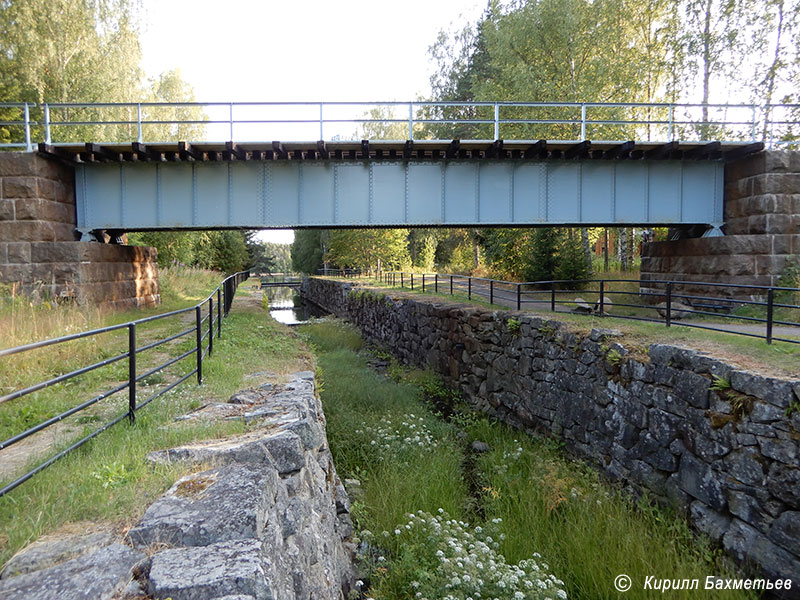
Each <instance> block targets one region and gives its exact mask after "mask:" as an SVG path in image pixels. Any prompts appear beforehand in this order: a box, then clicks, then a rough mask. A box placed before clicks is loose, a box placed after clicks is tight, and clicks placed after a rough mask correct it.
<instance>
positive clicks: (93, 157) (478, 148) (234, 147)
mask: <svg viewBox="0 0 800 600" xmlns="http://www.w3.org/2000/svg"><path fill="white" fill-rule="evenodd" d="M763 148H764V144H763V143H762V142H754V143H749V142H717V141H714V142H677V141H675V142H633V141H625V142H619V141H591V140H583V141H548V140H414V141H411V140H362V141H334V142H323V141H293V142H281V141H272V142H239V143H237V142H215V143H211V142H202V143H190V142H163V143H148V144H143V143H138V142H130V143H120V144H95V143H86V144H69V143H62V144H45V143H42V144H39V152H40V153H43V154H47V155H50V156H54V157H57V158H59V159H62V160H65V161H68V162H77V163H95V162H101V163H105V162H139V161H144V162H207V161H210V162H215V161H250V160H281V159H283V160H303V161H308V160H310V161H315V160H329V159H339V160H347V159H350V160H381V159H387V160H397V159H406V160H409V159H410V160H425V159H433V160H437V159H442V158H445V159H528V160H546V159H565V158H566V159H576V158H577V159H580V158H585V159H618V160H642V159H662V160H664V159H666V160H684V159H685V160H720V159H723V160H731V159H735V158H740V157H742V156H744V155H746V154H750V153H754V152H758V151H760V150H762V149H763Z"/></svg>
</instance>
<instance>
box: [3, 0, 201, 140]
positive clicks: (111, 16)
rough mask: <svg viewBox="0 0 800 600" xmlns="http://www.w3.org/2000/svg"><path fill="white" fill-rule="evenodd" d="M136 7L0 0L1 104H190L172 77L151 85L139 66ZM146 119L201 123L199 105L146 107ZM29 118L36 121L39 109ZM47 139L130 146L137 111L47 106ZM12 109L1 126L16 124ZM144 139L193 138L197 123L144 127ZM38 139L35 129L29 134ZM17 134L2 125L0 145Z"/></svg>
mask: <svg viewBox="0 0 800 600" xmlns="http://www.w3.org/2000/svg"><path fill="white" fill-rule="evenodd" d="M139 10H140V8H139V3H138V2H137V1H136V0H3V1H2V2H0V102H32V103H38V104H41V103H45V102H47V103H68V102H71V103H81V102H86V103H100V102H102V103H122V102H147V101H162V100H163V101H172V102H187V101H192V100H194V96H193V92H192V90H191V88H190V87H189V86H188V85H187V84H186V83H185V82H184V81H183V80H182V79H181V77H180V73H179V72H178V71H169V72H167V73H164V74H162V75H161V76H159V77H157V78H156V79H155V80H152V81H148V80H145V79H144V74H143V72H142V70H141V68H140V61H141V47H140V44H139V23H138V16H139ZM147 110H149V111H151V113H152V114H145V115H143V118H144V119H150V120H169V119H174V118H176V117H178V116H181V117H183V118H184V119H189V118H191V119H193V120H203V119H204V116H203V113H202V110H200V109H198V108H197V107H185V108H179V109H172V108H170V109H163V108H148V109H147ZM32 117H33V118H35V119H37V120H41V119H42V115H41V114H40V109H36V110H35V111H34V113H33V114H32ZM50 117H51V121H52V123H53V126H52V135H53V139H54V140H56V141H86V140H89V139H91V140H93V141H98V142H110V141H122V140H135V139H136V137H137V133H138V132H137V127H136V120H137V113H136V107H135V106H130V107H114V108H109V107H106V108H102V109H99V108H85V107H74V106H73V107H63V108H55V107H54V108H52V110H51V114H50ZM20 118H21V114H20V112H19V111H18V110H17V109H4V110H0V121H3V120H18V119H20ZM65 120H70V121H129V122H131V121H132V122H133V123H132V124H131V125H117V124H108V125H91V126H89V125H80V126H65V125H61V126H59V125H57V124H56V123H57V122H58V121H65ZM147 128H148V130H147V131H145V135H146V136H147V138H148V139H150V140H154V139H158V140H159V141H167V140H175V139H178V138H180V139H196V138H197V137H199V136H198V135H197V134H198V133H199V132H201V131H202V126H198V125H181V126H180V127H179V126H167V125H152V126H147ZM34 134H36V135H37V136H38V137H42V136H41V132H40V131H34ZM19 139H21V132H20V131H15V130H14V128H13V127H2V126H0V141H12V140H14V141H18V140H19Z"/></svg>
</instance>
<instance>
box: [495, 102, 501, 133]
mask: <svg viewBox="0 0 800 600" xmlns="http://www.w3.org/2000/svg"><path fill="white" fill-rule="evenodd" d="M494 139H495V140H499V139H500V105H499V104H498V103H497V102H495V103H494Z"/></svg>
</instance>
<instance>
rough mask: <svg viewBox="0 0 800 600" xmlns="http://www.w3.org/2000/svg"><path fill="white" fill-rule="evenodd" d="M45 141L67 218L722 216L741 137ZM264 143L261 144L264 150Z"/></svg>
mask: <svg viewBox="0 0 800 600" xmlns="http://www.w3.org/2000/svg"><path fill="white" fill-rule="evenodd" d="M256 146H258V145H257V144H249V145H246V144H232V143H227V144H221V145H213V144H204V145H202V146H200V145H195V146H192V145H189V144H183V143H181V144H172V145H160V146H148V147H145V146H144V145H142V144H129V145H125V146H107V145H106V146H102V147H99V146H96V145H94V144H86V145H85V147H84V146H83V145H82V146H76V147H55V148H54V147H52V146H48V147H43V148H40V151H44V152H46V153H48V154H57V155H59V156H60V157H61V158H62V159H65V160H70V162H73V163H74V164H75V168H76V175H77V177H76V196H77V197H76V200H77V206H78V229H80V230H82V231H84V232H86V231H91V230H94V229H119V230H147V229H198V228H237V227H241V228H299V227H414V226H426V227H431V226H447V227H459V226H536V225H622V224H648V225H680V224H707V225H716V226H718V225H720V224H721V223H722V219H723V187H724V183H723V176H724V161H723V160H722V159H724V158H726V156H725V154H726V153H728V154H729V155H730V156H734V155H741V154H742V153H743V152H748V151H754V150H757V148H753V147H750V146H745V145H742V144H731V145H720V144H719V143H718V142H715V143H712V144H696V143H695V144H677V143H669V144H643V143H637V144H636V145H635V146H634V144H633V142H628V143H625V144H618V143H615V144H612V143H607V144H605V146H604V145H603V144H594V145H592V144H591V143H590V142H577V143H569V142H566V143H564V142H561V143H558V144H556V143H547V142H543V141H540V142H514V143H507V144H505V145H504V144H503V142H502V141H496V142H491V141H484V142H480V141H472V142H463V143H462V142H459V141H458V140H454V141H452V142H439V141H436V142H433V141H431V142H413V144H412V143H410V142H405V143H404V142H366V141H365V142H362V143H361V144H358V143H355V144H354V143H352V142H350V143H339V144H336V143H330V142H329V143H328V144H327V145H326V144H324V143H322V142H319V143H317V142H310V143H297V144H292V145H290V144H286V145H284V144H281V143H278V142H273V143H272V144H271V145H269V146H265V145H264V144H261V145H260V146H259V147H260V148H261V149H258V148H257V147H256ZM267 148H268V149H267Z"/></svg>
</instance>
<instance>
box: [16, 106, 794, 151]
mask: <svg viewBox="0 0 800 600" xmlns="http://www.w3.org/2000/svg"><path fill="white" fill-rule="evenodd" d="M191 108H197V109H209V110H212V111H214V110H216V109H220V108H222V109H225V110H226V114H224V116H218V117H215V118H208V117H207V116H206V115H204V114H201V117H202V118H198V117H197V115H196V114H195V115H193V116H192V115H181V114H177V115H175V116H174V117H173V118H152V117H151V118H148V115H147V114H146V113H147V112H148V111H147V109H191ZM276 108H281V109H285V110H288V111H289V112H290V113H292V112H293V113H295V114H292V115H291V117H292V118H275V117H272V118H268V117H270V115H269V114H266V115H265V116H261V117H259V118H255V117H253V116H251V115H247V116H242V115H241V112H242V110H243V109H249V111H250V112H251V111H252V110H253V109H261V111H262V112H267V111H268V109H276ZM309 108H314V109H315V110H316V114H315V115H313V117H312V116H306V115H303V114H299V115H298V114H297V113H301V112H303V111H305V110H307V109H309ZM342 108H361V109H362V110H363V109H369V108H379V109H380V108H384V109H392V112H391V114H389V115H387V116H386V117H381V118H373V117H369V116H367V114H368V113H363V112H362V114H361V115H355V116H347V118H342V117H341V116H336V117H333V116H331V111H332V110H333V111H336V110H337V109H342ZM397 108H403V109H407V112H406V113H405V114H404V115H397V114H395V113H394V109H397ZM486 108H491V109H492V114H491V116H489V115H487V116H486V117H484V118H476V116H475V115H469V114H468V115H456V116H453V115H447V114H444V113H446V112H447V110H448V109H451V110H453V111H456V112H457V111H459V110H462V111H463V110H464V109H486ZM2 109H8V110H11V111H13V110H17V111H19V115H20V116H19V118H18V119H8V118H6V119H4V120H3V121H2V122H1V123H0V124H2V125H3V126H7V127H12V128H18V129H19V131H17V132H15V133H16V134H17V138H16V139H15V140H12V141H10V142H6V143H2V144H0V148H24V149H26V150H28V151H32V150H33V148H34V145H35V142H38V141H42V142H45V143H47V144H50V143H54V140H53V129H59V130H60V129H62V128H70V127H73V128H74V127H79V126H80V127H85V126H90V127H91V126H127V127H130V128H131V131H133V128H135V131H136V135H135V138H136V141H138V142H145V141H147V142H148V143H159V142H166V141H167V140H164V139H149V138H147V136H146V135H145V133H146V131H145V130H146V129H147V127H148V126H153V125H173V126H176V125H227V127H228V131H227V136H225V137H227V140H228V141H233V140H234V139H235V138H234V129H235V127H236V126H237V125H248V126H250V125H258V124H261V125H267V124H271V125H318V128H319V129H318V133H319V136H318V137H317V138H316V139H319V140H325V139H332V136H329V137H328V138H326V136H325V126H326V125H335V124H346V123H349V124H371V123H380V124H401V123H402V124H407V125H408V129H407V139H409V140H414V139H415V135H417V138H418V139H419V132H415V126H419V125H422V126H424V125H437V124H439V125H492V126H493V137H492V139H496V140H497V139H503V138H505V139H506V140H512V139H519V138H518V137H515V136H514V131H513V130H512V131H509V130H508V126H519V125H566V126H569V127H574V128H576V129H574V130H572V129H570V130H569V133H570V134H572V133H578V136H577V139H579V140H585V139H587V136H588V134H589V133H590V130H591V129H597V127H598V126H600V127H606V126H634V129H633V130H631V131H628V132H626V134H630V136H629V139H634V141H637V140H638V141H649V142H655V141H663V142H668V141H707V140H704V139H701V138H703V136H704V135H706V134H709V133H711V132H710V131H709V129H711V128H713V137H714V139H716V140H720V141H721V140H730V141H750V142H756V141H763V142H764V143H765V144H766V145H768V146H769V147H778V146H781V145H787V144H797V143H798V139H797V137H798V136H799V135H800V130H798V127H800V104H764V105H757V104H711V103H709V104H697V103H664V102H653V103H646V102H607V103H606V102H512V101H497V102H425V101H409V102H403V101H386V102H380V101H377V102H374V101H366V102H121V103H112V102H99V103H81V102H56V103H42V104H37V103H26V102H17V103H0V110H2ZM81 109H88V110H92V111H94V112H95V113H96V114H98V115H102V114H103V113H111V111H114V110H119V109H127V110H131V111H132V110H134V109H135V117H133V116H131V117H130V118H118V117H119V115H114V114H109V115H108V116H109V117H111V118H107V119H102V118H100V117H99V116H98V117H97V118H96V119H83V118H82V119H74V118H73V116H71V115H70V114H69V112H70V111H72V112H75V111H76V110H77V111H80V110H81ZM326 109H327V110H326ZM513 109H517V110H520V109H521V110H527V111H530V110H536V109H538V110H545V111H553V110H567V111H575V114H574V115H567V118H552V115H545V116H544V117H542V116H540V117H539V118H531V117H529V118H521V117H518V116H517V117H513V116H512V117H509V116H508V111H509V110H513ZM608 109H615V110H628V111H633V113H634V114H632V116H631V115H628V116H626V117H624V118H621V117H620V116H619V115H617V116H616V117H615V118H612V117H609V116H608V115H601V114H593V113H596V112H597V111H602V110H608ZM641 109H646V110H647V111H648V115H647V117H646V118H644V117H638V116H637V114H635V113H636V112H637V111H641ZM237 111H238V112H239V113H240V115H239V117H238V118H237V116H236V115H235V112H237ZM426 111H427V113H431V112H433V113H434V114H433V115H431V114H426ZM4 112H5V111H4ZM32 112H36V113H37V118H36V119H34V118H33V117H32ZM62 112H63V113H66V114H65V115H63V118H54V117H58V116H59V115H60V113H62ZM654 112H655V113H656V114H652V113H654ZM729 112H734V113H736V115H738V116H739V118H731V119H728V117H727V114H728V113H729ZM54 113H55V114H54ZM502 113H506V115H505V116H504V115H503V114H502ZM703 113H705V114H706V118H705V119H703V116H702V115H703ZM709 113H712V114H713V113H721V115H722V116H721V117H720V118H716V119H715V118H709V117H708V114H709ZM693 115H694V116H693ZM782 115H783V116H782ZM787 115H788V117H792V116H793V117H794V118H788V117H787ZM503 126H506V127H505V128H504V127H503ZM687 126H688V127H691V128H694V129H695V131H694V132H690V131H687V130H686V129H685V128H686V127H687ZM776 127H777V131H776ZM652 128H656V131H655V132H654V131H652ZM34 130H36V131H34ZM329 132H330V129H329ZM759 132H762V133H763V135H762V137H763V138H764V139H761V140H759ZM503 134H506V135H505V136H504V135H503ZM562 135H563V133H562ZM654 135H655V136H659V135H660V136H661V138H659V139H658V140H655V139H651V137H653V136H654ZM306 137H308V136H306ZM484 137H485V136H484ZM34 138H35V139H34ZM792 138H795V139H792ZM339 139H341V138H339ZM448 139H449V138H448ZM569 139H570V140H572V139H573V138H571V137H570V138H569ZM84 141H98V142H99V141H101V140H84ZM105 141H106V142H109V141H110V140H105ZM131 141H132V140H131ZM194 141H195V142H199V141H201V140H194ZM206 141H208V140H206ZM554 141H555V140H554ZM605 141H609V142H610V141H627V139H626V140H605ZM55 143H58V141H57V140H56V141H55Z"/></svg>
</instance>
